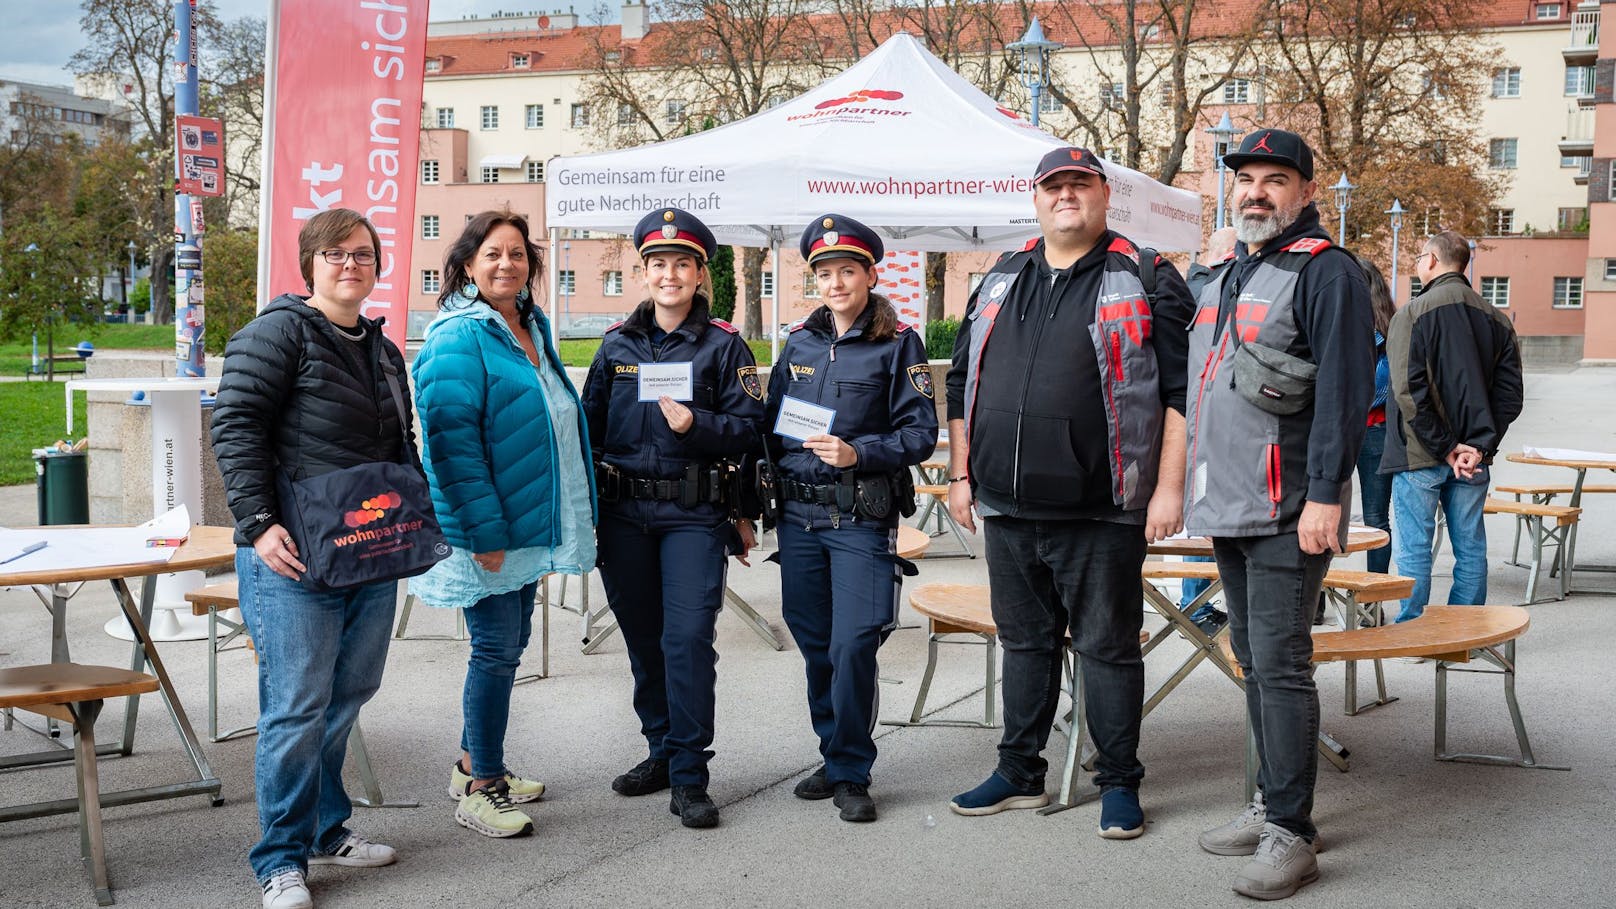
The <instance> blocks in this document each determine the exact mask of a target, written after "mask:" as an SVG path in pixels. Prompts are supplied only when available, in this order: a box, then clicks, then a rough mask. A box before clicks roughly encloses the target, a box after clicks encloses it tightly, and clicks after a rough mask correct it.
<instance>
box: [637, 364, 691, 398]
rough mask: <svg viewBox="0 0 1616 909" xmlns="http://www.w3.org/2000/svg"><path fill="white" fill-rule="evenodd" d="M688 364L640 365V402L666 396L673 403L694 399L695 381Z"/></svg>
mask: <svg viewBox="0 0 1616 909" xmlns="http://www.w3.org/2000/svg"><path fill="white" fill-rule="evenodd" d="M693 375H694V374H693V373H692V372H691V368H690V362H689V361H688V360H687V361H685V362H683V363H641V364H640V400H641V401H655V400H656V399H658V398H660V397H662V396H663V395H667V396H668V397H670V398H672V399H674V400H675V401H689V400H692V399H693V398H695V397H696V393H695V392H696V390H695V379H694V378H693Z"/></svg>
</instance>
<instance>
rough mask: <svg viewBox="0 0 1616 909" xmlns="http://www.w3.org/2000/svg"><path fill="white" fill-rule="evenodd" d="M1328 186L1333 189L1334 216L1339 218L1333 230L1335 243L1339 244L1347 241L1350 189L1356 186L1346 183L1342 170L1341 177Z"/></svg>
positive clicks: (1350, 201) (1350, 203)
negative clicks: (1337, 224)
mask: <svg viewBox="0 0 1616 909" xmlns="http://www.w3.org/2000/svg"><path fill="white" fill-rule="evenodd" d="M1330 188H1331V189H1333V190H1335V212H1336V217H1338V218H1339V219H1340V223H1339V226H1338V227H1337V228H1336V232H1335V243H1336V245H1337V246H1340V245H1342V244H1344V243H1346V242H1347V209H1349V208H1351V207H1352V191H1353V190H1355V189H1357V188H1358V187H1356V186H1353V185H1352V184H1351V183H1348V182H1347V172H1346V171H1342V172H1341V179H1339V180H1337V181H1335V185H1334V186H1332V187H1330Z"/></svg>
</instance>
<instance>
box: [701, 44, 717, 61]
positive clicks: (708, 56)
mask: <svg viewBox="0 0 1616 909" xmlns="http://www.w3.org/2000/svg"><path fill="white" fill-rule="evenodd" d="M699 56H700V57H701V59H703V60H717V59H718V48H716V47H704V48H702V49H701V53H700V54H699Z"/></svg>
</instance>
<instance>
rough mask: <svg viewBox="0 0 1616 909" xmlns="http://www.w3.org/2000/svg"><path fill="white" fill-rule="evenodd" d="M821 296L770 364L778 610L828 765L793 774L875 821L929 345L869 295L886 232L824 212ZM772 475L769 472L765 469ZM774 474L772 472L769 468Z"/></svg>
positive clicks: (929, 444)
mask: <svg viewBox="0 0 1616 909" xmlns="http://www.w3.org/2000/svg"><path fill="white" fill-rule="evenodd" d="M799 248H800V250H801V252H802V257H803V259H804V260H805V261H806V262H807V263H808V268H809V270H810V271H811V272H812V273H813V276H814V282H815V284H817V285H818V287H819V295H820V297H821V298H822V299H823V300H824V301H825V302H824V305H822V306H820V307H819V308H818V309H816V310H814V311H813V313H812V314H810V315H809V316H808V318H806V319H803V320H802V321H801V322H798V323H797V324H796V325H794V326H792V329H791V335H790V337H789V338H788V339H787V341H786V347H785V351H784V353H783V354H782V355H781V359H780V362H779V364H778V365H777V366H776V368H775V369H774V370H772V371H771V372H770V374H769V403H768V414H767V418H766V423H765V427H766V428H767V429H768V430H770V432H771V435H770V436H769V438H768V443H767V449H768V451H769V453H770V454H771V455H773V456H775V458H777V461H776V465H777V492H776V494H774V495H769V494H767V490H765V495H764V496H763V498H764V501H765V506H766V510H767V505H768V503H769V501H770V500H771V499H773V500H775V501H778V502H779V504H780V508H779V510H778V511H776V512H774V513H772V514H766V515H765V519H766V520H767V519H769V518H771V517H772V518H776V519H777V520H778V527H779V537H780V551H779V553H778V554H777V555H775V556H771V557H770V558H772V559H775V560H777V561H779V563H780V568H781V574H782V576H783V577H784V578H785V579H786V583H785V584H784V585H783V590H782V612H783V614H784V617H785V620H786V626H787V627H788V628H790V629H791V635H792V637H794V638H795V639H796V641H797V649H798V650H800V651H802V657H803V661H804V662H805V663H806V664H807V666H806V668H807V672H808V715H809V718H810V720H811V721H812V723H813V727H814V732H815V733H816V734H818V736H819V753H820V755H821V756H822V757H823V759H824V765H823V766H821V767H820V768H819V769H818V770H816V771H814V773H813V774H812V775H811V776H809V777H808V778H806V779H804V780H802V781H801V782H800V783H798V784H797V787H796V790H795V791H796V795H797V797H798V798H802V799H826V798H834V799H835V804H836V807H837V808H839V809H841V818H842V820H844V821H855V822H859V821H873V820H875V816H876V811H875V802H874V801H873V800H871V798H870V794H869V786H870V766H871V765H872V764H874V763H875V742H874V741H873V740H872V739H871V737H870V732H871V730H872V729H873V728H874V726H875V716H876V661H875V656H876V650H877V649H879V648H880V646H881V644H882V642H884V641H885V640H886V639H887V635H888V634H890V633H891V631H892V629H893V628H894V627H896V625H897V619H898V592H899V589H900V587H901V585H902V582H903V574H904V573H905V571H906V570H907V572H908V573H911V574H912V573H913V571H914V569H913V567H912V566H910V565H909V564H908V563H907V562H905V561H904V560H902V559H900V558H899V557H898V555H897V538H898V516H899V513H900V512H902V513H904V514H910V513H913V511H914V486H913V483H912V481H911V480H910V475H909V468H910V467H911V466H912V465H915V464H919V463H920V462H921V461H924V460H925V459H926V458H927V457H928V456H929V455H930V454H931V453H932V451H933V449H935V448H936V447H937V408H936V404H935V403H934V401H933V392H932V383H931V372H930V367H929V366H927V364H926V345H925V343H924V342H923V341H921V339H920V335H919V333H918V332H915V331H913V330H912V329H911V328H910V326H908V325H906V324H904V323H902V322H899V321H898V313H897V311H896V310H894V309H893V307H892V304H891V303H889V302H888V301H887V299H886V298H885V297H882V296H881V295H880V294H876V293H872V292H871V291H872V290H873V289H874V287H875V283H876V263H877V262H879V261H880V260H881V256H882V244H881V238H880V237H879V236H877V235H876V233H875V232H874V231H872V230H870V229H869V228H868V227H866V226H864V225H863V224H860V223H859V222H857V221H855V220H853V219H852V218H848V217H846V216H843V215H835V214H830V215H825V216H824V217H822V218H818V219H816V220H815V221H814V222H813V223H811V224H809V225H808V228H807V230H805V231H803V234H802V241H801V243H800V244H799ZM764 473H765V474H766V471H765V472H764ZM765 483H767V479H766V480H765Z"/></svg>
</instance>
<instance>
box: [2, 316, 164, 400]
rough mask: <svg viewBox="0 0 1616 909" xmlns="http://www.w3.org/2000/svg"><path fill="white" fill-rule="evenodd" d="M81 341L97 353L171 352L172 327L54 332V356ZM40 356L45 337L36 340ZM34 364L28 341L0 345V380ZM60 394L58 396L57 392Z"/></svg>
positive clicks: (101, 328)
mask: <svg viewBox="0 0 1616 909" xmlns="http://www.w3.org/2000/svg"><path fill="white" fill-rule="evenodd" d="M80 341H89V342H90V343H91V344H94V345H95V349H96V350H166V351H168V352H170V353H172V352H173V351H174V326H172V325H101V326H98V327H96V328H94V329H90V330H86V329H84V328H80V327H78V326H68V327H66V328H61V327H59V328H57V329H56V352H57V353H58V354H66V353H71V352H72V349H73V347H74V346H75V345H77V344H78V343H79V342H80ZM39 355H40V356H41V357H43V356H45V336H44V335H40V337H39ZM32 363H33V344H32V342H31V341H30V340H29V339H28V338H18V339H16V340H12V341H7V342H5V343H0V376H20V375H22V374H24V373H26V372H27V371H28V367H29V365H30V364H32ZM58 393H59V392H58Z"/></svg>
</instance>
